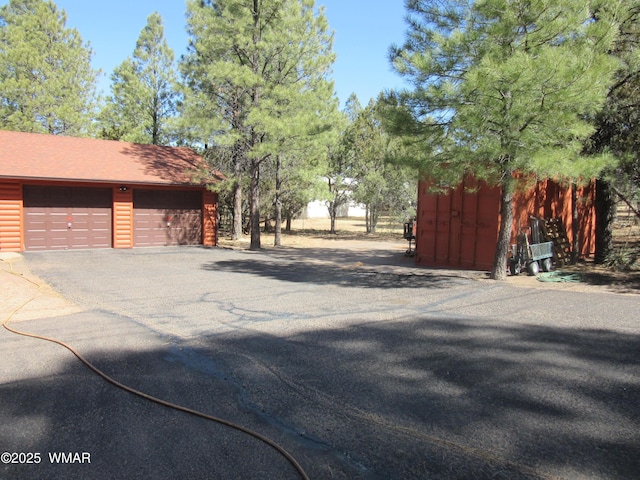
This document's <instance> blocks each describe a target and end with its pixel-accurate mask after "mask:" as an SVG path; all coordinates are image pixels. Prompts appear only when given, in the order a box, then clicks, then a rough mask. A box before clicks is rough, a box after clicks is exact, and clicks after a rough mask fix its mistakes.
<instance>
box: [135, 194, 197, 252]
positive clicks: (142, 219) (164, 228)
mask: <svg viewBox="0 0 640 480" xmlns="http://www.w3.org/2000/svg"><path fill="white" fill-rule="evenodd" d="M133 225H134V234H133V237H134V242H133V244H134V246H136V247H150V246H168V245H200V244H202V192H201V191H199V190H138V189H136V190H134V191H133Z"/></svg>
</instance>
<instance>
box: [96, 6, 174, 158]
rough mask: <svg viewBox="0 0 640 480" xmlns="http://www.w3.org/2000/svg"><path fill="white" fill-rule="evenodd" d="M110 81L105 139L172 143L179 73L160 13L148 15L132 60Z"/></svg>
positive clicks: (160, 143) (116, 72)
mask: <svg viewBox="0 0 640 480" xmlns="http://www.w3.org/2000/svg"><path fill="white" fill-rule="evenodd" d="M111 81H112V85H111V96H110V97H109V98H108V99H107V103H106V105H105V107H104V109H103V111H102V113H101V120H102V136H103V137H105V138H110V139H114V140H125V141H129V142H137V143H146V144H149V143H150V144H154V145H166V144H169V143H170V141H171V134H170V130H169V126H168V120H169V119H171V118H172V117H173V116H174V114H175V110H176V98H177V91H176V88H175V84H176V72H175V66H174V53H173V50H172V49H171V48H170V47H169V45H168V44H167V41H166V39H165V37H164V27H163V24H162V17H161V16H160V14H158V13H157V12H154V13H152V14H151V15H149V17H148V18H147V25H146V26H145V27H144V28H143V29H142V31H141V32H140V36H139V37H138V41H137V42H136V48H135V50H134V52H133V57H131V58H127V59H126V60H124V61H123V62H122V63H121V64H120V65H119V66H118V67H116V68H115V70H114V72H113V74H112V75H111Z"/></svg>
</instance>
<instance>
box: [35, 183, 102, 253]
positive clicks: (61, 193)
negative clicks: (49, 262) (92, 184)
mask: <svg viewBox="0 0 640 480" xmlns="http://www.w3.org/2000/svg"><path fill="white" fill-rule="evenodd" d="M111 205H112V201H111V190H110V189H106V188H82V187H47V186H25V187H24V218H25V248H26V249H27V250H66V249H83V248H110V247H111V242H112V240H111V238H112V234H111V231H112V230H111V229H112V227H111V224H112V213H111Z"/></svg>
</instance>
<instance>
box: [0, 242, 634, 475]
mask: <svg viewBox="0 0 640 480" xmlns="http://www.w3.org/2000/svg"><path fill="white" fill-rule="evenodd" d="M21 261H22V262H24V267H25V268H27V269H28V271H29V272H30V273H32V274H35V275H36V276H37V277H38V278H39V279H42V280H43V281H45V282H46V283H47V284H49V285H50V286H51V287H53V290H54V291H56V292H59V293H60V294H61V295H62V297H63V299H64V301H65V302H67V303H65V304H64V308H62V307H60V308H51V309H50V310H46V309H45V310H44V311H41V312H40V314H39V315H35V316H33V315H32V316H22V317H21V316H20V311H18V312H17V313H16V314H15V315H14V317H13V322H12V325H13V326H14V327H15V328H19V329H20V330H25V331H29V332H34V333H38V334H41V335H47V336H52V337H55V338H58V339H60V340H62V341H65V342H67V343H69V344H71V345H73V346H74V347H76V348H77V349H78V351H80V352H81V353H82V355H84V356H85V357H87V358H88V359H89V360H91V361H92V362H93V363H94V364H95V365H96V366H97V367H98V368H100V369H101V370H103V371H104V372H105V373H107V374H109V375H111V376H112V377H114V378H115V379H116V380H118V381H120V382H122V383H124V384H126V385H129V386H131V387H134V388H136V389H139V390H141V391H143V392H146V393H148V394H150V395H154V396H158V397H161V398H163V399H165V400H167V401H170V402H174V403H178V404H181V405H184V406H186V407H188V408H191V409H195V410H198V411H202V412H204V413H207V414H209V415H214V416H216V417H222V418H224V419H227V420H230V421H232V422H235V423H238V424H240V425H242V426H244V427H247V428H250V429H252V430H254V431H257V432H259V433H260V434H261V435H264V436H266V437H269V438H270V439H272V440H273V441H275V442H277V443H278V444H279V445H281V446H282V447H283V448H285V449H286V450H287V451H288V452H289V453H290V454H291V455H293V457H295V459H296V460H297V461H298V462H299V463H300V464H301V465H302V467H303V468H304V469H305V471H306V472H307V474H308V475H309V477H310V478H311V479H314V480H315V479H318V480H320V479H322V480H324V479H332V478H340V479H431V478H434V479H457V478H459V479H468V478H474V479H485V478H486V479H501V478H505V479H507V478H508V479H525V478H526V479H537V478H566V479H572V480H573V479H579V478H585V479H586V478H589V479H591V478H593V479H623V478H624V479H635V478H638V477H639V476H640V315H639V314H638V307H639V306H640V297H639V296H637V295H614V294H610V293H603V292H602V293H601V292H598V291H587V292H581V291H573V290H570V289H562V288H551V287H546V286H543V287H539V288H529V287H522V286H516V285H514V284H513V283H512V282H499V283H496V282H492V281H490V280H487V279H486V278H485V276H484V275H482V274H477V273H471V272H468V273H459V272H450V271H433V270H425V269H417V268H414V267H413V265H412V263H411V260H410V259H406V258H404V257H403V256H402V255H401V253H397V252H395V251H385V250H376V251H357V250H355V251H354V250H353V249H342V248H340V247H339V246H338V245H337V246H336V248H334V249H330V250H326V249H301V248H298V249H283V250H265V251H261V252H249V251H234V250H224V249H203V248H195V247H194V248H164V249H134V250H121V251H118V250H99V251H68V252H46V253H27V254H25V255H24V260H21ZM0 275H4V276H2V277H0V281H3V282H6V283H3V284H2V285H3V286H5V285H7V286H10V287H11V288H17V287H15V285H16V282H19V281H21V279H17V280H16V279H15V275H13V276H12V277H11V282H12V283H11V285H9V283H8V282H9V281H8V280H7V278H8V273H7V272H6V271H1V272H0ZM7 288H9V287H7ZM29 288H31V289H33V288H36V287H34V286H33V285H31V286H30V287H29ZM6 291H8V290H6ZM16 291H17V290H16ZM12 295H13V294H12ZM16 295H17V293H16ZM11 298H14V297H13V296H12V297H11ZM15 298H17V297H15ZM68 301H70V302H72V304H73V305H72V304H71V303H69V302H68ZM17 302H18V300H16V303H17ZM2 320H4V319H2ZM0 352H1V354H0V358H1V359H2V360H0V451H1V452H9V453H14V452H16V453H19V452H23V453H29V452H30V453H39V454H40V458H41V461H40V462H37V463H34V462H32V463H28V464H24V462H22V461H21V460H26V459H27V457H26V456H23V457H19V456H15V457H14V458H15V460H16V461H15V462H13V461H10V462H9V463H4V464H0V478H10V479H15V478H19V479H22V478H24V479H27V478H28V479H37V478H94V479H101V478H104V479H115V478H122V479H126V478H153V479H163V478H167V479H173V478H185V479H187V478H193V479H201V478H203V479H204V478H221V479H222V478H224V479H287V478H291V479H295V478H300V476H299V474H298V473H297V472H296V471H295V469H294V468H293V467H292V465H291V464H290V463H289V462H288V461H287V460H286V459H285V458H284V457H283V456H282V455H280V454H279V453H278V452H277V451H275V450H274V449H273V448H271V447H270V446H268V445H266V444H264V443H263V442H260V441H258V440H256V439H255V438H253V437H249V436H247V435H246V434H243V433H241V432H239V431H237V430H234V429H231V428H229V427H226V426H223V425H219V424H216V423H213V422H210V421H207V420H204V419H202V418H197V417H194V416H191V415H188V414H185V413H183V412H178V411H174V410H170V409H167V408H165V407H162V406H159V405H156V404H153V403H150V402H148V401H147V400H144V399H142V398H139V397H136V396H134V395H131V394H130V393H127V392H124V391H122V390H119V389H117V388H115V387H113V386H112V385H110V384H108V383H107V382H105V381H104V380H102V379H101V378H99V377H97V376H96V375H95V374H94V373H92V372H91V371H90V370H89V369H88V368H86V367H85V366H83V365H82V364H80V363H79V362H78V361H77V359H76V358H75V357H74V356H73V355H72V354H70V353H69V352H68V351H67V350H64V349H63V348H62V347H60V346H58V345H55V344H50V343H46V342H42V341H39V340H35V339H30V338H25V337H18V336H15V335H13V334H11V333H9V332H8V331H6V330H4V329H0ZM60 452H67V453H78V454H79V455H78V456H77V457H76V459H77V460H78V461H75V462H66V463H60V462H59V461H58V462H56V458H58V459H59V457H56V455H55V454H56V453H60ZM52 453H53V454H54V456H53V457H51V455H50V454H52ZM83 454H88V455H89V457H88V458H89V459H90V462H87V461H84V462H81V461H80V460H81V459H82V458H85V460H86V459H87V456H86V455H85V456H84V457H83V456H82V455H83ZM7 458H10V457H7ZM70 458H71V459H73V458H72V457H67V459H70ZM10 460H11V458H10Z"/></svg>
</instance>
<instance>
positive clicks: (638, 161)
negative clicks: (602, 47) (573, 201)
mask: <svg viewBox="0 0 640 480" xmlns="http://www.w3.org/2000/svg"><path fill="white" fill-rule="evenodd" d="M624 3H625V5H626V6H627V10H626V11H627V12H628V13H627V15H626V17H623V18H622V20H623V21H622V24H621V29H620V35H619V37H618V40H617V42H616V44H615V47H614V49H613V51H612V54H613V55H615V56H616V58H618V59H620V69H619V70H618V72H617V73H616V76H615V80H614V82H613V85H612V86H611V88H610V90H609V94H608V96H607V102H606V104H605V107H604V108H603V109H602V111H601V112H599V113H598V115H597V116H596V122H595V124H596V131H595V133H594V134H593V136H592V137H591V138H590V139H589V141H588V142H587V146H586V150H587V151H588V152H592V153H594V152H605V151H609V152H611V153H612V154H614V155H615V156H616V158H617V159H618V162H617V164H616V165H614V166H612V167H611V168H609V169H607V171H606V172H605V174H604V175H602V177H601V178H599V179H598V182H597V192H596V212H597V218H596V255H595V261H596V263H604V262H605V260H606V259H607V257H608V256H609V255H610V254H611V253H613V220H614V218H615V205H616V198H617V195H620V194H622V193H621V191H624V192H625V194H622V195H623V196H625V199H627V198H626V197H627V195H629V194H631V193H632V191H633V190H635V192H637V193H636V195H637V196H636V201H637V200H639V199H640V55H639V53H640V49H639V40H640V1H639V0H624ZM630 187H631V188H630ZM616 192H617V194H616ZM627 192H628V193H627ZM629 197H631V195H629Z"/></svg>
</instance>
